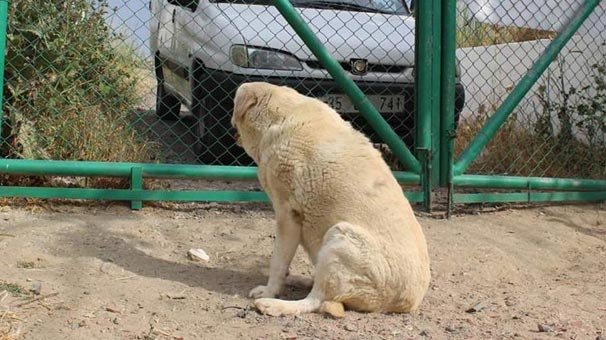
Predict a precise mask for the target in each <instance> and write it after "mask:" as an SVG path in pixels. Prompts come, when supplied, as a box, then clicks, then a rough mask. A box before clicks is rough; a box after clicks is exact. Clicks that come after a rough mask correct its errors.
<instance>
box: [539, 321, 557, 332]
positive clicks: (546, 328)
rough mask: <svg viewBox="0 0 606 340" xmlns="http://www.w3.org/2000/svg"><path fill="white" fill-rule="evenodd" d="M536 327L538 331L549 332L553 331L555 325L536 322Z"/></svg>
mask: <svg viewBox="0 0 606 340" xmlns="http://www.w3.org/2000/svg"><path fill="white" fill-rule="evenodd" d="M537 328H538V329H539V332H542V333H551V332H554V331H555V327H554V325H548V324H541V323H540V324H537Z"/></svg>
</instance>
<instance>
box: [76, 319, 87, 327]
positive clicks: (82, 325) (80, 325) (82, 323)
mask: <svg viewBox="0 0 606 340" xmlns="http://www.w3.org/2000/svg"><path fill="white" fill-rule="evenodd" d="M84 326H86V320H82V321H80V322H78V327H84Z"/></svg>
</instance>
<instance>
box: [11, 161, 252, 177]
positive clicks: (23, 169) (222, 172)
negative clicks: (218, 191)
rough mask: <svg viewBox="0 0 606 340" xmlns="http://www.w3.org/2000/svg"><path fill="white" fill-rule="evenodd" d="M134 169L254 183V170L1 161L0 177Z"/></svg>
mask: <svg viewBox="0 0 606 340" xmlns="http://www.w3.org/2000/svg"><path fill="white" fill-rule="evenodd" d="M137 167H140V168H141V169H142V172H143V176H145V177H160V178H161V177H184V178H188V177H193V178H208V179H233V180H256V179H257V168H255V167H238V166H210V165H181V164H151V163H148V164H142V163H112V162H84V161H82V162H81V161H46V160H25V159H0V173H6V174H23V175H54V176H92V177H130V175H131V169H132V168H137Z"/></svg>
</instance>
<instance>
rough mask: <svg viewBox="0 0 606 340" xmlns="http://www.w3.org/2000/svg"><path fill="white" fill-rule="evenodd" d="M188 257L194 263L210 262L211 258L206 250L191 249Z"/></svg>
mask: <svg viewBox="0 0 606 340" xmlns="http://www.w3.org/2000/svg"><path fill="white" fill-rule="evenodd" d="M187 257H188V258H189V259H190V260H192V261H204V262H208V261H209V260H210V256H208V254H206V252H205V251H204V249H200V248H198V249H190V250H189V251H188V252H187Z"/></svg>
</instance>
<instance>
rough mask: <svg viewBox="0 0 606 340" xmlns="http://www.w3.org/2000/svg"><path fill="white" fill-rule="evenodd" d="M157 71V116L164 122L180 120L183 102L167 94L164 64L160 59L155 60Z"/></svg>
mask: <svg viewBox="0 0 606 340" xmlns="http://www.w3.org/2000/svg"><path fill="white" fill-rule="evenodd" d="M154 66H155V69H156V83H157V84H158V85H157V86H156V115H157V116H158V117H159V118H160V119H162V120H178V119H179V113H180V112H181V101H180V100H179V98H177V97H175V96H173V95H171V94H170V93H168V92H166V89H165V88H164V74H163V72H162V64H161V62H160V60H159V59H158V57H155V58H154Z"/></svg>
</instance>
